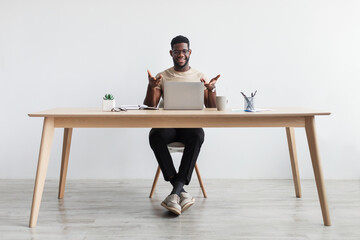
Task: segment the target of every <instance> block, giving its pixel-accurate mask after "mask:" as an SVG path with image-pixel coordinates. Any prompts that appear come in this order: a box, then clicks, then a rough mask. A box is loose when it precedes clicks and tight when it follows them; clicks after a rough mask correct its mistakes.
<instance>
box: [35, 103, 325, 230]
mask: <svg viewBox="0 0 360 240" xmlns="http://www.w3.org/2000/svg"><path fill="white" fill-rule="evenodd" d="M317 115H330V113H329V112H319V111H314V110H311V109H304V108H278V109H274V110H273V111H265V112H257V113H245V112H232V111H231V110H227V111H216V109H205V110H201V111H196V110H192V111H178V110H175V111H171V110H162V109H160V110H129V111H127V112H102V111H101V109H84V108H57V109H50V110H46V111H42V112H37V113H31V114H29V116H30V117H43V118H44V125H43V132H42V138H41V146H40V153H39V160H38V166H37V172H36V180H35V187H34V195H33V202H32V207H31V214H30V224H29V226H30V227H35V226H36V223H37V218H38V215H39V209H40V203H41V197H42V193H43V189H44V184H45V177H46V172H47V168H48V161H49V157H50V152H51V145H52V141H53V136H54V129H55V128H64V143H63V152H62V159H61V171H60V184H59V195H58V198H63V197H64V190H65V182H66V173H67V167H68V161H69V153H70V144H71V136H72V130H73V128H153V127H157V128H170V127H177V128H181V127H186V128H200V127H204V128H210V127H216V128H223V127H284V128H286V135H287V140H288V145H289V153H290V160H291V167H292V174H293V180H294V185H295V193H296V197H299V198H300V197H301V188H300V178H299V171H298V164H297V156H296V146H295V136H294V128H295V127H302V128H305V131H306V136H307V140H308V144H309V150H310V155H311V161H312V166H313V170H314V175H315V181H316V186H317V191H318V195H319V200H320V206H321V211H322V216H323V221H324V224H325V226H330V225H331V221H330V215H329V208H328V204H327V199H326V191H325V184H324V179H323V175H322V169H321V163H320V155H319V149H318V146H317V140H316V133H315V116H317Z"/></svg>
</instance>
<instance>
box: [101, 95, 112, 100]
mask: <svg viewBox="0 0 360 240" xmlns="http://www.w3.org/2000/svg"><path fill="white" fill-rule="evenodd" d="M103 99H104V100H114V96H113V95H112V94H110V93H108V94H105V96H104V97H103Z"/></svg>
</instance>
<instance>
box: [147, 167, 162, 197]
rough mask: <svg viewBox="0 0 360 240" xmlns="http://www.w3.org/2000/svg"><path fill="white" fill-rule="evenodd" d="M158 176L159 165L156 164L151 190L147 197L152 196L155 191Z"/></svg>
mask: <svg viewBox="0 0 360 240" xmlns="http://www.w3.org/2000/svg"><path fill="white" fill-rule="evenodd" d="M159 176H160V166H158V168H157V170H156V174H155V178H154V182H153V185H152V187H151V192H150V195H149V198H152V196H153V194H154V192H155V187H156V184H157V181H158V180H159Z"/></svg>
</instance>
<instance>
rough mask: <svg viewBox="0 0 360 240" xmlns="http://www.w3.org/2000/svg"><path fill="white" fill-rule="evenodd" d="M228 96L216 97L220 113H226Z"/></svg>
mask: <svg viewBox="0 0 360 240" xmlns="http://www.w3.org/2000/svg"><path fill="white" fill-rule="evenodd" d="M227 102H228V101H227V99H226V96H216V108H217V110H218V111H224V110H225V109H226V104H227Z"/></svg>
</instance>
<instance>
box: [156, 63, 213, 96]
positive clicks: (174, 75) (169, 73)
mask: <svg viewBox="0 0 360 240" xmlns="http://www.w3.org/2000/svg"><path fill="white" fill-rule="evenodd" d="M160 74H161V75H162V76H163V78H162V80H161V81H160V85H159V86H158V87H157V88H160V89H161V91H163V90H164V82H165V81H172V82H200V79H201V78H203V79H205V81H207V82H208V79H207V77H206V76H205V74H203V73H202V72H199V71H198V70H196V69H194V68H192V67H190V69H189V70H188V71H186V72H177V71H175V70H174V67H171V68H169V69H166V70H165V71H163V72H161V73H158V74H157V75H156V77H159V76H160Z"/></svg>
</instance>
